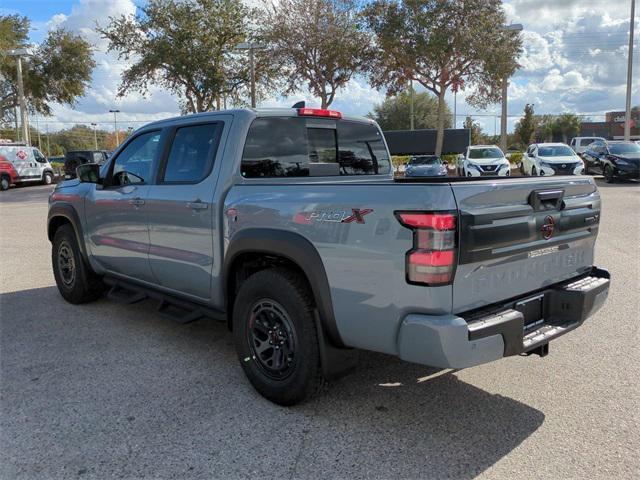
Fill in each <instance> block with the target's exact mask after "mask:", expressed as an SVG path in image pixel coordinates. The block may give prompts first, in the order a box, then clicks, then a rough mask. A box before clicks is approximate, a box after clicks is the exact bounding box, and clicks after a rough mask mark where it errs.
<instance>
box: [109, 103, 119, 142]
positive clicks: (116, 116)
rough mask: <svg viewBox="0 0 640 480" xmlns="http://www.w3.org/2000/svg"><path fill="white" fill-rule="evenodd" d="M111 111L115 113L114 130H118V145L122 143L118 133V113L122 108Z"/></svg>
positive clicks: (110, 111)
mask: <svg viewBox="0 0 640 480" xmlns="http://www.w3.org/2000/svg"><path fill="white" fill-rule="evenodd" d="M109 113H113V131H114V132H116V147H117V146H118V145H120V136H119V135H118V113H120V110H109Z"/></svg>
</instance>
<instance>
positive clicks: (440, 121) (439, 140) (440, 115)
mask: <svg viewBox="0 0 640 480" xmlns="http://www.w3.org/2000/svg"><path fill="white" fill-rule="evenodd" d="M445 93H446V90H445V89H444V88H441V89H440V94H439V95H438V133H437V134H436V151H435V154H436V155H438V156H440V155H441V154H442V145H443V143H444V94H445Z"/></svg>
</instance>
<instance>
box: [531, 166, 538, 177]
mask: <svg viewBox="0 0 640 480" xmlns="http://www.w3.org/2000/svg"><path fill="white" fill-rule="evenodd" d="M537 175H538V172H537V171H536V167H531V176H532V177H535V176H537Z"/></svg>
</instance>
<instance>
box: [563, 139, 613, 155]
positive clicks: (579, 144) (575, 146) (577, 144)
mask: <svg viewBox="0 0 640 480" xmlns="http://www.w3.org/2000/svg"><path fill="white" fill-rule="evenodd" d="M598 141H603V142H604V141H606V140H605V139H604V138H602V137H573V138H572V139H571V143H570V144H569V146H570V147H571V149H572V150H573V151H574V152H576V153H577V154H578V155H582V154H583V153H584V152H585V150H586V149H587V148H588V147H589V145H591V144H592V143H593V142H598Z"/></svg>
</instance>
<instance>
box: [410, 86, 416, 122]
mask: <svg viewBox="0 0 640 480" xmlns="http://www.w3.org/2000/svg"><path fill="white" fill-rule="evenodd" d="M409 124H410V126H411V130H414V129H415V118H414V113H413V78H412V79H411V80H410V81H409Z"/></svg>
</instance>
